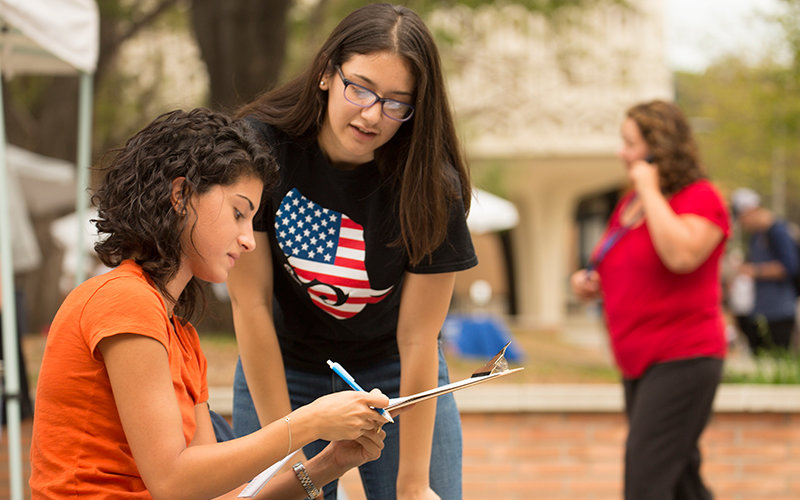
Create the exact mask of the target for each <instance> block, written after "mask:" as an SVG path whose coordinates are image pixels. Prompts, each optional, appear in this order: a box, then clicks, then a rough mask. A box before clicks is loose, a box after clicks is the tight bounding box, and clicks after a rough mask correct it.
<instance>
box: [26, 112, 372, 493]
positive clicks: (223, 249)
mask: <svg viewBox="0 0 800 500" xmlns="http://www.w3.org/2000/svg"><path fill="white" fill-rule="evenodd" d="M275 169H276V167H275V162H274V160H273V159H272V157H271V156H270V155H269V154H268V153H267V152H266V151H265V150H264V149H263V148H262V146H261V145H260V144H259V139H258V137H257V135H256V133H255V132H254V131H253V130H252V129H251V128H250V127H249V126H248V125H247V124H245V123H244V122H241V121H231V120H229V119H228V118H227V117H226V116H224V115H222V114H219V113H213V112H210V111H208V110H203V109H196V110H194V111H191V112H183V111H174V112H171V113H167V114H164V115H162V116H160V117H159V118H157V119H156V120H155V121H154V122H152V123H151V124H150V125H148V126H147V127H145V128H144V129H143V130H142V131H141V132H139V133H138V134H136V135H135V136H134V137H133V138H131V139H130V140H129V141H128V142H127V144H126V145H125V147H124V148H122V149H121V150H120V151H119V152H118V154H117V155H116V156H115V157H114V159H113V161H112V162H111V164H110V165H109V166H108V168H107V169H106V176H105V179H104V181H103V185H102V186H101V187H100V189H99V190H98V191H97V192H96V194H95V195H94V196H93V200H94V202H95V203H96V205H97V208H98V218H97V220H96V221H95V222H96V224H97V229H98V232H99V233H100V234H101V235H104V239H103V240H102V241H101V242H99V243H98V244H97V245H96V246H95V250H96V251H97V255H98V256H99V258H100V260H101V261H102V262H103V263H104V264H105V265H107V266H109V267H113V269H112V270H111V271H109V272H107V273H106V274H103V275H101V276H97V277H95V278H92V279H90V280H88V281H86V282H85V283H83V284H81V285H80V286H78V287H77V288H76V289H75V290H73V291H72V292H71V293H70V294H69V296H68V297H67V298H66V299H65V301H64V303H63V304H62V306H61V308H60V309H59V311H58V313H57V314H56V317H55V319H54V320H53V323H52V327H51V330H50V333H49V336H48V339H47V347H46V349H45V354H44V359H43V361H42V369H41V372H40V375H39V381H38V392H37V396H36V411H35V415H34V424H33V442H32V446H31V469H32V474H31V479H30V485H31V491H32V494H33V498H35V499H54V498H77V497H80V498H169V499H180V498H215V497H218V496H223V497H225V498H235V497H236V494H237V491H238V490H237V488H238V489H239V490H241V487H242V485H243V484H245V483H246V482H247V481H248V480H249V479H251V478H253V477H254V476H255V475H256V474H258V473H259V472H261V471H262V470H263V469H265V468H266V467H268V466H269V465H271V464H272V463H274V462H276V461H278V460H279V459H281V458H283V457H284V455H286V454H287V453H288V452H291V451H294V450H296V449H298V448H299V447H301V446H303V445H305V444H307V443H309V442H311V441H314V440H316V439H320V438H323V439H327V440H333V441H334V442H333V443H332V444H331V446H330V447H328V448H326V450H324V451H323V453H321V454H320V455H319V456H318V457H315V458H314V459H312V460H309V461H308V462H307V463H306V464H305V465H302V464H297V465H296V466H295V473H296V475H297V477H295V474H292V472H287V473H284V474H282V475H281V476H279V477H277V478H275V479H273V480H272V481H271V482H270V483H269V484H268V485H267V486H266V487H265V488H264V489H263V490H262V492H261V494H260V496H259V498H298V499H299V498H304V497H305V496H306V495H307V491H308V488H309V487H312V488H315V486H313V482H312V480H311V479H310V478H312V477H313V481H317V484H320V485H322V484H324V483H325V482H328V481H330V480H333V479H335V478H336V477H338V476H339V475H341V474H342V473H344V472H345V471H346V470H347V469H349V468H351V467H354V466H357V465H360V464H361V463H363V462H365V461H368V460H374V459H375V458H377V457H378V456H379V455H380V449H381V448H382V446H383V437H384V433H383V431H382V430H381V429H380V426H381V424H382V422H383V417H381V416H380V415H379V414H378V413H377V412H375V411H374V410H373V409H371V407H383V406H386V404H387V403H388V399H387V398H386V397H385V396H383V395H382V394H380V393H378V392H377V391H374V392H373V393H366V392H354V391H347V392H340V393H337V394H331V395H328V396H325V397H322V398H319V399H318V400H316V401H314V402H312V403H311V404H309V405H307V406H304V407H302V408H299V409H297V410H296V411H293V412H291V413H289V414H288V415H286V416H284V418H282V419H281V420H279V421H277V422H274V423H273V424H272V425H268V426H265V427H264V428H263V429H261V430H260V431H259V432H257V433H254V434H252V435H250V436H247V437H244V438H241V439H237V440H233V441H229V442H226V443H219V444H218V443H217V442H216V439H215V436H214V430H213V427H212V423H211V416H210V412H209V409H208V384H207V381H206V360H205V357H204V356H203V352H202V350H201V349H200V344H199V339H198V336H197V332H196V331H195V329H194V328H193V327H192V325H191V324H190V323H189V322H188V319H189V318H190V317H191V316H192V314H193V312H195V311H196V309H197V306H198V305H200V303H201V301H202V290H201V288H200V282H201V281H209V282H223V281H225V280H226V279H227V277H228V273H229V272H230V271H231V269H232V268H233V267H234V264H235V262H236V260H237V259H238V258H239V257H240V256H241V255H243V254H244V253H246V252H250V251H252V250H253V249H254V247H255V241H254V238H253V227H252V222H253V217H254V215H255V214H256V211H257V210H258V206H259V203H260V200H261V193H262V190H263V189H264V187H265V186H266V187H267V188H268V187H269V186H272V185H273V183H274V177H275ZM298 479H299V480H298ZM234 490H236V491H234Z"/></svg>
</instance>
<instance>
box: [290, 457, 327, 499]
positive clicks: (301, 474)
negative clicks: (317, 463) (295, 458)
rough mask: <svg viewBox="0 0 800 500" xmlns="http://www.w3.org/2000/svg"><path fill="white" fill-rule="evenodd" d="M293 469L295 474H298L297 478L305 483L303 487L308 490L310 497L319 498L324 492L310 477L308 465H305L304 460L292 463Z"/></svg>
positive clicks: (307, 493)
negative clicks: (307, 470)
mask: <svg viewBox="0 0 800 500" xmlns="http://www.w3.org/2000/svg"><path fill="white" fill-rule="evenodd" d="M292 469H294V474H295V475H296V476H297V479H299V480H300V484H301V485H303V488H304V489H305V490H306V495H308V498H311V499H314V498H317V497H318V496H319V495H320V493H322V491H320V489H319V488H317V487H316V486H315V485H314V481H312V480H311V478H310V477H308V472H306V466H305V465H303V463H302V462H297V463H296V464H294V465H292Z"/></svg>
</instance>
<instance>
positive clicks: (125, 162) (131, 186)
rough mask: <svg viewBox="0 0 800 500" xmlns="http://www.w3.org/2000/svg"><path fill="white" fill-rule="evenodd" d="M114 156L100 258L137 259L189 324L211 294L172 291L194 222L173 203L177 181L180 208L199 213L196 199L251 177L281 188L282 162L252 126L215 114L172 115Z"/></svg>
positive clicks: (101, 214) (102, 204) (195, 289)
mask: <svg viewBox="0 0 800 500" xmlns="http://www.w3.org/2000/svg"><path fill="white" fill-rule="evenodd" d="M114 152H115V153H116V154H115V155H114V157H113V159H112V160H111V162H110V164H109V165H108V166H106V167H103V168H102V170H103V171H105V178H104V180H103V183H102V185H101V186H100V188H99V189H98V190H97V191H96V192H95V193H94V194H93V195H92V202H93V203H94V204H95V205H96V206H97V213H98V216H97V219H94V220H93V221H92V222H94V223H95V224H96V225H97V230H98V233H100V234H101V235H103V234H105V235H106V236H105V237H104V238H103V239H102V240H101V241H100V242H98V243H97V244H95V247H94V249H95V252H97V256H98V257H99V258H100V260H101V261H102V262H103V264H105V265H106V266H109V267H115V266H118V265H119V264H120V262H122V261H123V260H125V259H134V260H135V261H136V262H137V263H138V264H139V265H140V266H142V269H144V270H145V272H147V274H148V276H149V277H150V279H151V280H152V281H153V283H154V284H155V286H156V288H158V290H159V291H160V292H161V294H162V295H163V296H164V297H165V298H166V299H167V300H170V301H173V302H175V313H176V314H177V315H179V316H181V317H183V318H184V319H186V320H188V319H189V318H190V317H191V316H192V315H193V313H194V312H195V309H196V306H197V305H198V302H199V301H204V296H203V293H202V288H201V284H200V282H199V280H198V279H197V278H192V279H191V281H190V282H189V283H188V284H187V286H186V288H185V289H184V291H183V292H182V293H181V295H180V297H171V296H170V294H169V293H168V292H167V290H166V285H167V283H168V282H169V281H170V279H172V278H173V277H174V276H175V273H176V272H177V271H178V267H179V265H180V262H181V255H182V248H181V240H180V235H181V232H182V231H183V229H184V227H185V224H186V222H185V221H186V219H187V218H186V217H183V216H181V214H180V213H179V212H181V211H182V210H175V209H174V207H173V205H172V202H171V201H170V193H171V190H172V181H173V180H174V179H176V178H178V177H185V178H186V181H185V182H184V183H183V188H182V190H183V192H182V200H184V202H183V203H184V205H185V206H183V207H180V208H182V209H191V208H192V207H191V204H190V199H191V197H192V195H193V194H203V193H205V192H207V191H208V190H209V189H210V188H211V187H213V186H215V185H230V184H233V183H235V182H237V181H238V180H239V179H240V178H241V177H243V176H253V177H256V178H258V179H261V180H262V181H263V182H264V185H265V187H269V186H271V185H273V184H274V182H275V179H276V177H277V175H276V172H277V166H276V164H275V161H274V160H273V159H272V157H271V156H270V155H269V153H268V152H267V151H266V149H265V148H264V147H263V146H262V145H261V143H260V140H259V137H258V134H257V132H255V130H253V129H252V128H251V127H250V126H248V125H247V124H246V123H245V122H243V121H231V119H230V118H228V117H227V116H225V115H223V114H221V113H216V112H212V111H209V110H207V109H195V110H192V111H189V112H186V111H181V110H178V111H172V112H169V113H165V114H163V115H161V116H159V117H158V118H156V119H155V120H154V121H153V122H152V123H150V124H149V125H147V126H146V127H145V128H144V129H142V130H141V131H140V132H138V133H137V134H136V135H134V136H133V137H132V138H130V139H129V140H128V142H127V143H126V144H125V146H124V147H123V148H121V149H119V150H116V151H114ZM203 303H204V302H203Z"/></svg>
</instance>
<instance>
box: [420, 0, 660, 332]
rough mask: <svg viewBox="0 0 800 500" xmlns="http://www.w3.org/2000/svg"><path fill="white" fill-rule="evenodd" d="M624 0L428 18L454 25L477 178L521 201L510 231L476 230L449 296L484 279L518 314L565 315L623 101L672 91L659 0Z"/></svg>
mask: <svg viewBox="0 0 800 500" xmlns="http://www.w3.org/2000/svg"><path fill="white" fill-rule="evenodd" d="M631 3H632V4H633V7H631V8H624V7H619V6H603V7H598V8H596V9H594V10H591V11H588V12H587V11H583V12H581V13H574V15H572V14H568V15H565V16H563V18H560V19H558V20H556V21H555V22H553V23H547V22H545V21H544V20H542V19H541V18H540V17H537V16H533V15H530V14H529V13H527V12H526V11H525V10H524V9H522V8H520V7H514V6H508V7H503V8H493V9H488V8H487V9H483V10H478V11H477V13H475V12H473V13H471V14H468V13H467V12H466V11H464V12H463V13H462V11H458V10H456V11H448V12H446V13H440V14H439V15H437V16H436V17H435V19H434V21H433V23H432V24H433V26H434V29H439V30H445V31H447V30H454V31H458V32H460V33H461V35H459V37H458V44H457V45H454V46H452V47H447V48H445V50H444V52H445V53H444V58H445V60H446V64H447V65H448V68H447V71H448V85H449V88H450V90H451V98H452V100H453V105H454V107H455V109H456V114H457V119H458V121H459V129H460V132H461V134H462V139H463V140H464V144H465V148H466V152H467V156H468V158H469V161H470V164H471V168H472V171H473V178H474V181H475V184H476V185H477V186H479V187H482V188H484V189H486V190H488V191H491V192H494V193H495V194H498V195H500V196H503V197H505V198H507V199H509V200H511V201H512V202H514V203H515V204H516V206H517V208H518V210H519V213H520V217H519V219H520V222H519V225H518V226H517V227H516V228H514V229H513V230H511V231H510V232H509V233H508V234H505V235H502V237H500V236H498V235H494V236H486V235H483V236H481V235H476V236H475V243H476V246H477V248H478V252H479V258H480V260H481V264H480V265H479V266H478V268H476V269H474V270H472V271H468V272H466V273H462V275H461V276H460V277H459V282H458V285H457V295H456V301H455V304H456V305H458V304H463V298H464V295H465V293H467V290H468V288H469V286H470V284H471V283H472V282H474V281H475V280H476V279H486V280H488V281H489V282H490V283H491V284H492V287H493V289H494V291H495V299H496V301H495V303H494V304H493V305H494V306H495V307H496V308H497V309H499V310H501V311H505V312H510V313H512V314H513V315H514V317H515V319H516V320H517V321H520V322H522V323H524V324H527V325H532V326H536V327H544V328H549V327H555V328H558V327H560V326H562V325H563V324H564V323H565V321H567V320H568V318H569V316H570V313H571V312H572V311H573V308H572V307H571V304H572V302H573V301H572V299H571V294H570V291H569V281H568V280H569V275H570V274H571V272H572V271H574V270H575V269H577V268H578V267H579V266H580V265H581V264H582V263H583V262H585V258H586V255H588V252H589V251H590V250H591V248H592V246H593V245H594V244H595V242H596V241H597V239H598V238H599V236H600V232H601V231H602V229H603V226H604V223H605V218H606V216H607V215H608V213H609V212H610V210H611V208H613V204H614V203H615V201H616V197H617V196H618V194H619V192H620V190H621V189H623V188H624V187H625V178H624V174H623V169H622V166H621V164H620V162H619V160H618V159H617V157H616V152H617V149H618V147H619V144H620V139H619V126H620V123H621V121H622V119H623V116H624V112H625V110H626V109H627V108H628V107H629V106H631V105H632V104H635V103H637V102H640V101H645V100H651V99H655V98H662V99H672V98H673V88H672V76H671V73H670V71H669V70H668V68H667V65H666V53H665V44H664V34H663V0H636V1H634V2H631Z"/></svg>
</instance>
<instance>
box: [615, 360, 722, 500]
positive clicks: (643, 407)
mask: <svg viewBox="0 0 800 500" xmlns="http://www.w3.org/2000/svg"><path fill="white" fill-rule="evenodd" d="M721 377H722V360H720V359H716V358H693V359H687V360H679V361H671V362H667V363H659V364H656V365H653V366H652V367H650V368H649V369H648V370H647V371H646V372H645V374H644V375H642V377H641V378H638V379H635V380H624V381H623V386H624V389H625V411H626V413H627V415H628V426H629V430H628V439H627V442H626V445H625V499H626V500H695V499H698V500H700V499H702V500H710V499H712V498H713V495H712V494H711V492H710V491H709V490H708V488H706V486H705V484H704V483H703V480H702V478H701V477H700V461H701V459H700V449H699V448H698V441H699V439H700V435H701V434H702V432H703V429H705V426H706V424H707V423H708V420H709V417H710V415H711V411H712V403H713V401H714V395H715V394H716V390H717V387H718V386H719V383H720V379H721Z"/></svg>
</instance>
